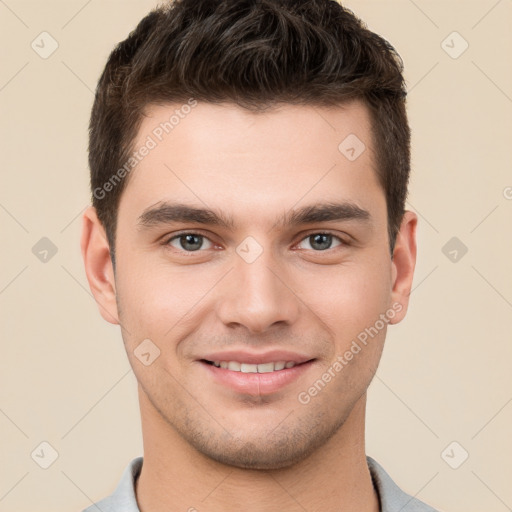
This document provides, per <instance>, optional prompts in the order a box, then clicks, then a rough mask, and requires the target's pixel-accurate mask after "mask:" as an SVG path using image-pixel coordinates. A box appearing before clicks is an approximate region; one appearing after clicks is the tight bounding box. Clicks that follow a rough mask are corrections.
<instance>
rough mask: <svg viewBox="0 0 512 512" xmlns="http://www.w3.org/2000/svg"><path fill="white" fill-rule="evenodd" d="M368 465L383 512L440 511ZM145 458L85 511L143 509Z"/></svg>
mask: <svg viewBox="0 0 512 512" xmlns="http://www.w3.org/2000/svg"><path fill="white" fill-rule="evenodd" d="M366 460H367V463H368V468H369V470H370V474H371V477H372V481H373V486H374V488H375V490H376V491H377V494H378V496H379V501H380V510H381V512H438V511H436V510H435V509H433V508H432V507H430V506H428V505H426V504H425V503H423V502H421V501H419V500H418V499H416V498H414V497H412V496H410V495H409V494H406V493H405V492H403V491H402V490H401V489H400V488H399V487H398V486H397V485H396V484H395V482H394V481H393V480H392V479H391V477H390V476H389V475H388V474H387V473H386V471H385V470H384V468H383V467H382V466H381V465H380V464H379V463H378V462H377V461H375V460H374V459H372V458H371V457H368V456H367V457H366ZM142 461H143V457H137V458H135V459H133V460H132V461H131V462H130V464H128V466H127V467H126V469H125V470H124V473H123V475H122V477H121V480H120V482H119V484H118V486H117V488H116V489H115V491H114V492H113V493H112V494H111V495H110V496H108V497H107V498H104V499H103V500H101V501H99V502H97V503H95V504H93V505H91V506H90V507H88V508H86V509H85V510H84V511H83V512H98V510H100V511H101V512H140V510H139V507H138V506H137V500H136V497H135V480H136V479H137V478H138V476H139V473H140V470H141V468H142Z"/></svg>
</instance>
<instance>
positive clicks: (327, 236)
mask: <svg viewBox="0 0 512 512" xmlns="http://www.w3.org/2000/svg"><path fill="white" fill-rule="evenodd" d="M305 241H307V242H308V243H309V245H310V247H300V244H299V248H300V249H313V250H314V251H326V250H327V249H332V248H333V247H337V246H339V245H343V244H344V242H343V240H341V238H339V237H338V236H336V235H333V234H331V233H312V234H311V235H308V236H307V237H305V238H303V239H302V241H301V244H302V243H304V242H305ZM333 241H337V244H336V245H334V246H333Z"/></svg>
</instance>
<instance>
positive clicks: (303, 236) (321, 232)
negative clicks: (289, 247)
mask: <svg viewBox="0 0 512 512" xmlns="http://www.w3.org/2000/svg"><path fill="white" fill-rule="evenodd" d="M313 235H330V236H332V237H333V238H336V239H337V240H338V241H339V242H340V245H341V246H347V245H350V240H348V238H350V237H349V236H348V235H346V238H347V239H346V238H343V237H342V236H341V235H339V234H337V233H334V232H332V231H329V230H328V229H317V230H314V229H313V230H311V231H310V232H308V233H306V234H301V235H300V236H301V238H300V239H299V241H298V242H297V243H296V244H295V245H298V244H300V243H301V242H302V241H304V240H305V239H306V238H309V237H311V236H313ZM336 247H338V246H336ZM336 247H333V248H332V249H336ZM300 250H309V249H300ZM329 250H331V248H329V249H326V250H325V251H314V252H318V253H321V252H327V251H329Z"/></svg>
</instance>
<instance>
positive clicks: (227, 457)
mask: <svg viewBox="0 0 512 512" xmlns="http://www.w3.org/2000/svg"><path fill="white" fill-rule="evenodd" d="M401 71H402V67H401V61H400V59H399V57H398V56H397V54H396V53H395V51H394V50H393V48H392V47H391V46H390V45H389V44H388V43H387V42H386V41H384V40H383V39H382V38H380V37H379V36H377V35H376V34H374V33H372V32H370V31H368V30H367V29H366V28H365V27H364V26H363V24H362V23H361V22H360V21H359V20H358V19H357V18H356V17H355V16H354V15H353V14H352V13H351V12H350V11H348V10H346V9H344V8H343V7H342V6H341V5H339V4H338V3H336V2H335V1H333V0H299V1H297V0H295V1H290V0H261V1H255V0H242V1H240V0H227V1H223V2H220V1H204V0H201V1H197V0H182V1H177V2H174V3H171V4H168V5H166V6H164V7H161V8H159V9H157V10H155V11H153V12H151V13H150V14H149V15H148V16H147V17H145V18H144V19H143V20H142V21H141V22H140V24H139V25H138V26H137V28H136V29H135V31H134V32H132V33H131V34H130V36H129V37H128V38H127V39H126V40H125V41H123V42H121V43H120V44H119V45H118V46H117V48H116V49H115V50H114V51H113V52H112V54H111V55H110V58H109V60H108V63H107V65H106V68H105V70H104V72H103V74H102V77H101V79H100V81H99V84H98V89H97V93H96V99H95V102H94V107H93V111H92V116H91V123H90V146H89V154H90V168H91V187H92V193H93V207H91V208H89V209H88V210H87V211H86V212H85V214H84V217H83V234H82V242H81V244H82V253H83V258H84V263H85V269H86V273H87V277H88V280H89V284H90V287H91V290H92V292H93V294H94V296H95V298H96V300H97V303H98V306H99V309H100V312H101V314H102V315H103V317H104V318H105V319H106V320H107V321H109V322H112V323H115V324H119V325H120V327H121V331H122V335H123V340H124V344H125V348H126V351H127V354H128V358H129V360H130V363H131V365H132V368H133V371H134V373H135V375H136V377H137V380H138V384H139V385H138V390H139V401H140V409H141V417H142V432H143V442H144V458H143V459H142V457H139V458H137V459H134V460H133V461H132V462H131V463H130V465H129V466H128V467H127V469H126V471H125V473H124V475H123V476H122V479H121V482H120V483H119V486H118V487H117V489H116V491H115V492H114V493H113V494H112V495H111V496H109V497H108V498H106V499H104V500H102V501H100V502H99V503H98V504H97V505H93V506H91V507H89V508H88V509H87V511H93V510H98V509H99V510H101V511H103V512H107V511H119V512H133V511H138V510H140V511H142V512H163V511H166V512H169V511H186V510H188V511H195V510H198V511H206V510H208V511H212V512H217V511H232V510H245V511H283V510H285V511H304V510H308V511H313V510H325V511H338V510H345V511H358V512H375V511H379V510H381V511H385V512H390V511H394V512H398V511H399V510H401V511H403V512H410V511H432V510H433V509H432V508H431V507H429V506H427V505H425V504H423V503H421V502H420V501H418V500H416V499H414V498H412V497H411V496H409V495H407V494H405V493H404V492H402V491H401V490H400V489H399V488H398V487H397V486H396V485H395V484H394V482H393V481H392V480H391V478H390V477H389V476H388V475H387V473H386V472H385V471H384V469H383V468H382V467H381V466H380V465H379V464H378V463H377V462H376V461H375V460H373V459H372V458H371V457H367V456H366V453H365V441H364V425H365V404H366V391H367V388H368V386H369V384H370V382H371V380H372V377H373V376H374V374H375V371H376V369H377V366H378V363H379V359H380V356H381V352H382V349H383V344H384V339H385V335H386V330H387V327H388V325H392V324H395V323H397V322H399V321H401V320H402V319H403V318H404V316H405V313H406V310H407V306H408V300H409V294H410V290H411V283H412V279H413V271H414V265H415V260H416V241H415V229H416V224H417V217H416V215H415V214H414V213H412V212H409V211H404V203H405V198H406V194H407V183H408V177H409V163H410V155H409V139H410V133H409V128H408V122H407V117H406V112H405V90H404V83H403V77H402V74H401Z"/></svg>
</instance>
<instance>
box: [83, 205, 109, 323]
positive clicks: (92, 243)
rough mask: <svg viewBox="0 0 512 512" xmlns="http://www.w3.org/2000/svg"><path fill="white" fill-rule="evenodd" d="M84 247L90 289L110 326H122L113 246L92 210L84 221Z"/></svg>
mask: <svg viewBox="0 0 512 512" xmlns="http://www.w3.org/2000/svg"><path fill="white" fill-rule="evenodd" d="M80 246H81V249H82V258H83V260H84V266H85V273H86V275H87V280H88V282H89V287H90V289H91V292H92V294H93V295H94V298H95V300H96V303H97V304H98V308H99V310H100V313H101V316H102V317H103V318H104V319H105V320H106V321H107V322H110V323H112V324H119V317H118V311H117V303H116V290H115V277H114V269H113V267H112V261H111V258H110V246H109V243H108V239H107V236H106V233H105V229H104V228H103V225H102V224H101V222H100V220H99V219H98V216H97V214H96V209H95V208H93V207H92V206H90V207H88V208H87V210H86V211H85V212H84V214H83V217H82V236H81V240H80Z"/></svg>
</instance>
